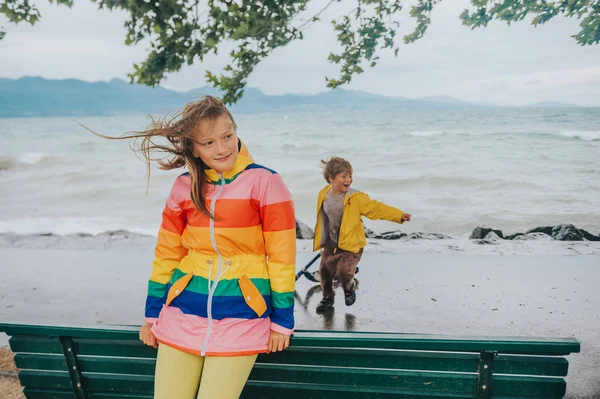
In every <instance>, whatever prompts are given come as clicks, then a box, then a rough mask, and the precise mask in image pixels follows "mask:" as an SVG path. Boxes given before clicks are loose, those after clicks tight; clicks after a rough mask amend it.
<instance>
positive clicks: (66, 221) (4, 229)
mask: <svg viewBox="0 0 600 399" xmlns="http://www.w3.org/2000/svg"><path fill="white" fill-rule="evenodd" d="M128 225H129V226H128ZM121 230H125V231H130V232H132V233H139V234H147V233H148V232H149V231H150V230H151V229H149V228H143V227H138V226H131V225H130V223H128V222H127V220H126V219H124V218H104V217H57V218H52V217H41V218H22V219H13V220H0V234H17V235H57V236H66V235H73V234H90V235H98V234H103V233H107V232H111V231H121ZM154 230H157V229H154ZM154 235H156V232H154Z"/></svg>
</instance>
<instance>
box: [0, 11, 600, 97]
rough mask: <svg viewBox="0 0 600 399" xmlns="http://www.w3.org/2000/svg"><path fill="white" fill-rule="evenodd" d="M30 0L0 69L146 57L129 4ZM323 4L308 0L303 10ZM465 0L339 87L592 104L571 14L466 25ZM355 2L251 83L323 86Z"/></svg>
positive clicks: (107, 70) (97, 64) (70, 71)
mask: <svg viewBox="0 0 600 399" xmlns="http://www.w3.org/2000/svg"><path fill="white" fill-rule="evenodd" d="M36 3H39V4H38V8H39V9H40V11H41V13H42V20H41V22H39V23H38V24H36V25H35V26H34V27H31V26H28V25H25V24H21V25H14V24H9V23H7V22H6V20H5V19H3V18H0V25H1V26H4V28H5V29H6V31H7V35H6V37H5V38H4V40H1V41H0V77H4V78H19V77H22V76H43V77H45V78H49V79H64V78H76V79H81V80H85V81H99V80H104V81H107V80H110V79H112V78H115V77H118V78H122V79H127V77H126V76H127V74H128V73H129V72H131V71H132V70H133V67H132V65H133V63H134V62H140V61H142V60H143V59H144V57H145V54H146V50H147V48H148V46H147V43H144V44H141V45H138V46H136V47H128V46H125V45H124V38H125V28H124V27H123V23H124V21H125V20H126V19H127V14H125V13H123V12H109V11H106V10H97V6H96V5H95V4H93V3H91V2H89V1H88V0H76V1H75V5H74V7H73V8H72V9H69V8H66V7H57V6H55V5H51V4H49V3H48V2H41V1H38V2H36ZM322 5H323V2H321V1H320V0H313V4H312V10H311V11H313V13H314V11H315V10H318V9H319V8H320V7H322ZM467 5H468V1H467V0H445V1H444V2H442V4H441V5H440V6H438V8H437V9H436V11H435V12H434V14H433V17H432V26H431V28H430V30H429V32H428V34H427V35H426V36H425V37H424V38H423V39H421V40H420V41H418V42H416V43H414V44H410V45H401V46H400V52H399V54H398V57H394V56H393V54H391V53H383V54H382V57H381V58H382V59H381V61H380V62H379V64H378V65H377V66H376V67H375V68H367V69H366V70H365V73H364V74H362V75H360V76H358V77H356V78H355V79H354V80H353V81H352V83H351V84H350V85H349V86H346V87H347V88H349V89H355V90H363V91H367V92H371V93H378V94H383V95H391V96H404V97H423V96H436V95H450V96H453V97H457V98H460V99H463V100H467V101H493V102H497V103H501V104H524V103H531V102H539V101H561V102H569V103H576V104H581V105H593V106H600V45H595V46H586V47H581V46H579V45H578V44H577V43H576V41H575V40H574V39H573V38H571V35H573V34H576V33H577V32H578V31H579V27H578V21H577V20H576V19H567V18H564V17H558V18H555V19H554V20H553V21H551V22H549V23H548V24H546V25H544V26H541V27H537V28H534V27H532V26H530V25H529V24H528V23H524V22H522V23H518V24H514V25H512V26H510V27H508V26H507V25H506V24H503V23H500V22H494V23H492V24H490V26H488V27H487V28H485V29H478V30H475V31H471V30H470V29H469V28H466V27H464V26H461V24H460V21H459V20H458V16H459V14H460V13H461V12H462V10H463V9H464V8H465V7H466V6H467ZM353 6H354V1H352V0H346V1H345V2H342V3H340V4H335V5H334V6H332V7H330V8H329V9H327V11H326V13H325V14H323V15H322V20H323V22H321V23H319V24H316V25H313V26H312V27H311V29H310V30H309V31H308V32H307V34H306V35H305V39H304V40H303V41H299V42H295V43H292V44H290V45H288V46H287V47H285V48H282V49H278V50H277V51H276V52H274V53H273V55H272V56H271V57H270V58H269V59H268V60H266V61H265V62H263V63H262V64H261V65H259V66H258V67H257V69H256V70H255V71H254V73H253V74H252V75H251V77H250V80H249V86H253V87H258V88H260V89H262V90H263V91H264V92H266V93H269V94H283V93H316V92H320V91H325V90H326V87H325V76H330V77H334V76H337V75H336V72H337V70H336V67H335V65H332V64H329V63H328V62H327V55H328V54H329V52H330V51H331V50H332V49H335V48H336V39H335V35H334V32H333V29H332V27H331V24H330V23H329V21H330V20H331V19H333V18H335V17H337V16H339V15H342V14H344V13H345V12H347V11H348V10H350V9H352V8H353ZM407 12H408V7H406V9H405V11H404V12H403V16H402V17H400V18H399V20H400V21H401V23H402V27H401V33H402V34H406V33H409V32H410V29H411V27H412V22H411V20H410V18H408V17H407V16H406V14H407ZM221 54H223V55H222V56H221V55H220V56H211V57H210V58H208V59H206V60H205V62H204V63H202V64H196V65H194V66H192V67H187V68H184V69H182V70H181V71H180V72H178V73H176V74H172V75H170V76H169V77H168V78H167V79H166V81H165V82H164V83H163V85H164V86H165V87H168V88H171V89H175V90H181V91H185V90H190V89H193V88H196V87H199V86H203V85H204V83H205V80H204V71H205V70H207V69H208V70H210V71H212V72H213V73H215V72H218V71H219V69H220V68H221V67H222V66H223V65H225V64H226V61H227V59H226V57H225V56H224V55H225V54H227V51H221Z"/></svg>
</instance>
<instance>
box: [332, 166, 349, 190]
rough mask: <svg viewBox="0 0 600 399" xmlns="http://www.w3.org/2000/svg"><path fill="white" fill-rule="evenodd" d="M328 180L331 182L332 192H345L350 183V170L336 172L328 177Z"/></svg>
mask: <svg viewBox="0 0 600 399" xmlns="http://www.w3.org/2000/svg"><path fill="white" fill-rule="evenodd" d="M329 182H330V183H331V191H333V194H341V193H347V192H348V190H350V185H351V184H352V172H348V171H346V172H342V173H338V174H337V175H335V177H330V178H329Z"/></svg>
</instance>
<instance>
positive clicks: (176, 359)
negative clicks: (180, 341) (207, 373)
mask: <svg viewBox="0 0 600 399" xmlns="http://www.w3.org/2000/svg"><path fill="white" fill-rule="evenodd" d="M203 361H204V358H203V357H200V356H196V355H192V354H191V353H187V352H184V351H181V350H179V349H175V348H172V347H170V346H167V345H165V344H159V345H158V356H157V358H156V373H155V379H154V399H173V398H178V399H194V398H195V397H196V392H197V390H198V384H199V382H200V375H201V374H202V363H203Z"/></svg>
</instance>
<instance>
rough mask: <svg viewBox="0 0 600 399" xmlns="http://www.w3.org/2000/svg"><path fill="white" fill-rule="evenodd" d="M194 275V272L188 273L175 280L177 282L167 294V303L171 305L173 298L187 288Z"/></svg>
mask: <svg viewBox="0 0 600 399" xmlns="http://www.w3.org/2000/svg"><path fill="white" fill-rule="evenodd" d="M192 277H194V275H193V274H192V273H188V274H186V275H185V276H183V277H181V278H180V279H179V280H177V281H175V283H174V284H173V285H172V286H171V288H170V289H169V294H168V295H167V301H166V302H165V305H167V306H169V304H170V303H171V302H173V299H175V298H177V297H178V296H179V294H181V293H182V292H183V290H185V287H187V285H188V284H189V283H190V281H191V280H192Z"/></svg>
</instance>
